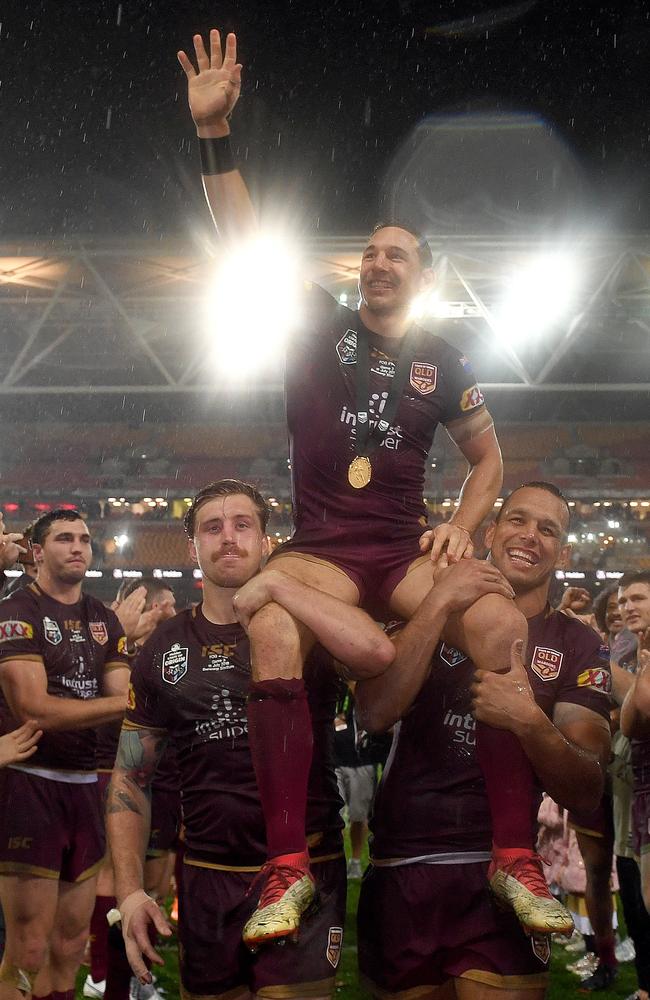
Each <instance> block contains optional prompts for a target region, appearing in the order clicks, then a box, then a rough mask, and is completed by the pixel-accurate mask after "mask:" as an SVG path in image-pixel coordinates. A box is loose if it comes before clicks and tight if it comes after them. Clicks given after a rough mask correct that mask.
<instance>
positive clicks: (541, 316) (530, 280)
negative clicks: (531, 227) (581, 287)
mask: <svg viewBox="0 0 650 1000" xmlns="http://www.w3.org/2000/svg"><path fill="white" fill-rule="evenodd" d="M578 284H579V275H578V268H577V266H576V261H575V258H574V257H573V256H572V255H570V254H567V253H563V252H560V251H557V252H556V253H548V254H542V255H540V256H539V257H537V258H536V259H535V260H533V261H532V262H531V263H530V264H529V265H528V266H526V267H524V268H523V269H522V270H520V271H518V272H516V273H515V274H514V275H513V276H512V278H511V279H510V281H509V282H508V286H507V291H506V293H505V295H504V297H503V299H502V301H501V303H500V305H498V306H496V307H495V309H494V327H495V330H496V333H497V336H498V337H499V339H500V340H502V341H504V342H505V343H507V344H509V345H510V346H511V347H521V346H524V345H525V344H526V342H528V341H531V340H533V341H534V340H536V339H538V338H539V337H540V336H541V335H542V334H544V333H545V332H546V331H547V330H550V329H552V328H553V327H554V326H555V325H556V324H557V323H559V322H560V321H561V320H562V319H563V318H564V317H566V316H567V313H569V312H570V310H571V305H572V302H573V299H574V297H575V294H576V291H577V289H578Z"/></svg>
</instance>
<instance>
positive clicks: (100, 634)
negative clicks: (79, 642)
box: [88, 622, 108, 646]
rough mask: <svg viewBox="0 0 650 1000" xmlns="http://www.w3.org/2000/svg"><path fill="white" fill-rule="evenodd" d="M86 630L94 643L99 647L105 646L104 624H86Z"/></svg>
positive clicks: (106, 633)
mask: <svg viewBox="0 0 650 1000" xmlns="http://www.w3.org/2000/svg"><path fill="white" fill-rule="evenodd" d="M88 628H89V629H90V634H91V635H92V637H93V639H94V640H95V642H98V643H99V645H100V646H105V645H106V643H107V642H108V629H107V628H106V622H88Z"/></svg>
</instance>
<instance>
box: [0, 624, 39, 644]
mask: <svg viewBox="0 0 650 1000" xmlns="http://www.w3.org/2000/svg"><path fill="white" fill-rule="evenodd" d="M33 638H34V628H33V626H32V625H30V624H29V622H19V621H13V620H11V621H7V622H0V641H2V642H11V641H12V640H13V639H33Z"/></svg>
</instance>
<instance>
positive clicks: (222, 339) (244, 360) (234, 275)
mask: <svg viewBox="0 0 650 1000" xmlns="http://www.w3.org/2000/svg"><path fill="white" fill-rule="evenodd" d="M298 273H299V272H298V254H297V251H296V250H295V249H294V247H293V246H292V243H291V241H290V240H289V239H287V237H286V236H282V235H280V234H266V235H262V236H259V237H257V238H256V239H254V240H252V241H247V242H246V243H242V244H240V245H239V246H238V247H236V248H234V249H233V250H232V251H231V252H230V253H229V254H227V255H226V256H225V257H224V258H223V259H222V260H221V262H220V265H219V267H218V269H217V271H216V274H215V277H214V282H213V284H212V287H211V289H210V291H209V293H208V296H207V314H206V319H207V324H208V338H209V344H210V347H209V354H210V357H211V360H212V362H213V364H214V367H215V369H216V370H217V371H220V372H223V373H224V374H227V375H228V378H229V379H237V380H240V381H242V382H243V381H247V382H248V381H249V380H250V377H251V375H255V374H259V373H261V372H262V371H264V370H265V369H266V368H267V367H268V366H269V364H270V363H271V362H272V361H273V360H276V359H278V358H279V357H281V355H282V352H283V348H284V344H285V341H286V337H287V335H288V333H289V331H290V330H291V329H292V328H293V327H295V326H296V324H297V322H298V319H299V295H298V293H299V288H300V284H299V277H298Z"/></svg>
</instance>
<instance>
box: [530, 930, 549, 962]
mask: <svg viewBox="0 0 650 1000" xmlns="http://www.w3.org/2000/svg"><path fill="white" fill-rule="evenodd" d="M530 944H531V947H532V949H533V954H534V955H535V957H536V958H538V959H539V960H540V962H543V963H544V965H548V963H549V962H550V960H551V937H550V935H549V934H531V936H530Z"/></svg>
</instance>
